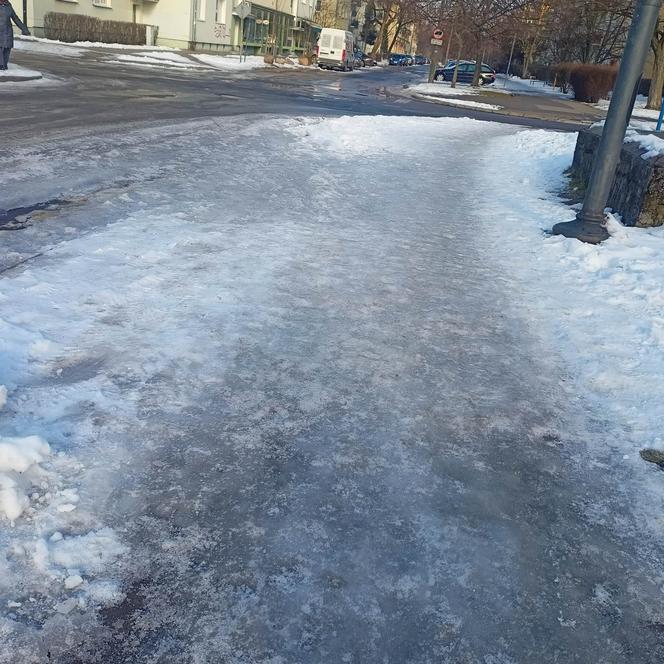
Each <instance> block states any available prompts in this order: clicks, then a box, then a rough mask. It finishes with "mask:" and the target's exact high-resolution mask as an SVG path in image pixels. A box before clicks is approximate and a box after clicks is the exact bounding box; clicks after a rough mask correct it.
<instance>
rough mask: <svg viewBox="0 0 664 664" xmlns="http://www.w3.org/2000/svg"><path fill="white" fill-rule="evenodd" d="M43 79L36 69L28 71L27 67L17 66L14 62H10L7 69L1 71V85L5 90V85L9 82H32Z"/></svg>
mask: <svg viewBox="0 0 664 664" xmlns="http://www.w3.org/2000/svg"><path fill="white" fill-rule="evenodd" d="M41 77H42V74H41V72H38V71H35V70H34V69H28V68H27V67H21V65H16V64H14V63H13V62H10V63H9V67H8V68H7V69H3V70H0V85H2V86H3V89H4V85H5V84H6V82H7V81H10V82H11V80H16V79H20V80H22V81H32V80H37V79H40V78H41ZM10 79H11V80H10Z"/></svg>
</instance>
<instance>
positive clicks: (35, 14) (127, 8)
mask: <svg viewBox="0 0 664 664" xmlns="http://www.w3.org/2000/svg"><path fill="white" fill-rule="evenodd" d="M102 1H103V0H102ZM108 1H109V2H110V6H101V3H100V2H98V0H78V1H76V0H74V1H73V2H72V1H71V0H28V27H29V28H30V30H31V31H32V32H33V33H34V34H35V35H36V36H37V37H41V36H43V29H44V15H45V14H47V13H48V12H60V13H62V14H84V15H85V16H94V17H95V18H99V19H102V20H107V21H127V22H128V23H131V22H132V21H133V16H134V10H133V2H132V0H108ZM13 4H14V5H15V6H14V9H16V13H17V14H18V15H19V16H20V15H21V6H20V3H18V2H14V3H13Z"/></svg>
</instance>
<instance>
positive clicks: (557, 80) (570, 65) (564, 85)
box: [551, 62, 578, 92]
mask: <svg viewBox="0 0 664 664" xmlns="http://www.w3.org/2000/svg"><path fill="white" fill-rule="evenodd" d="M577 66H578V63H576V62H561V63H560V64H557V65H555V66H554V67H552V68H551V70H552V71H551V73H552V74H553V85H554V86H558V87H559V88H560V90H561V92H569V89H570V76H571V74H572V70H573V69H574V68H575V67H577Z"/></svg>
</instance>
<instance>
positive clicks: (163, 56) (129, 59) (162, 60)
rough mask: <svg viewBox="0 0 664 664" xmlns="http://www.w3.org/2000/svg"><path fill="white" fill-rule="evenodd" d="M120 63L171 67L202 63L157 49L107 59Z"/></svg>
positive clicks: (122, 54)
mask: <svg viewBox="0 0 664 664" xmlns="http://www.w3.org/2000/svg"><path fill="white" fill-rule="evenodd" d="M107 61H108V62H117V63H121V64H136V65H145V66H155V65H156V66H160V67H170V68H173V69H199V68H203V65H201V64H198V63H196V62H193V61H192V60H190V59H189V58H185V57H184V56H182V55H179V54H177V53H168V52H165V53H160V52H159V51H147V52H146V53H120V54H119V55H117V54H116V55H114V56H113V57H112V58H109V60H107Z"/></svg>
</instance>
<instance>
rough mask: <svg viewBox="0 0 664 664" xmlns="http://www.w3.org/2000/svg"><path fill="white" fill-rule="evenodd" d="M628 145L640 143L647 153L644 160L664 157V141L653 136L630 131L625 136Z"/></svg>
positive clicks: (643, 156)
mask: <svg viewBox="0 0 664 664" xmlns="http://www.w3.org/2000/svg"><path fill="white" fill-rule="evenodd" d="M625 142H626V143H638V144H639V145H640V146H641V147H642V148H643V149H644V150H646V152H645V153H644V154H643V155H642V158H643V159H652V158H653V157H660V156H663V155H664V140H662V139H661V138H659V137H658V136H653V135H652V134H639V133H638V132H636V131H629V132H627V135H626V136H625Z"/></svg>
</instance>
